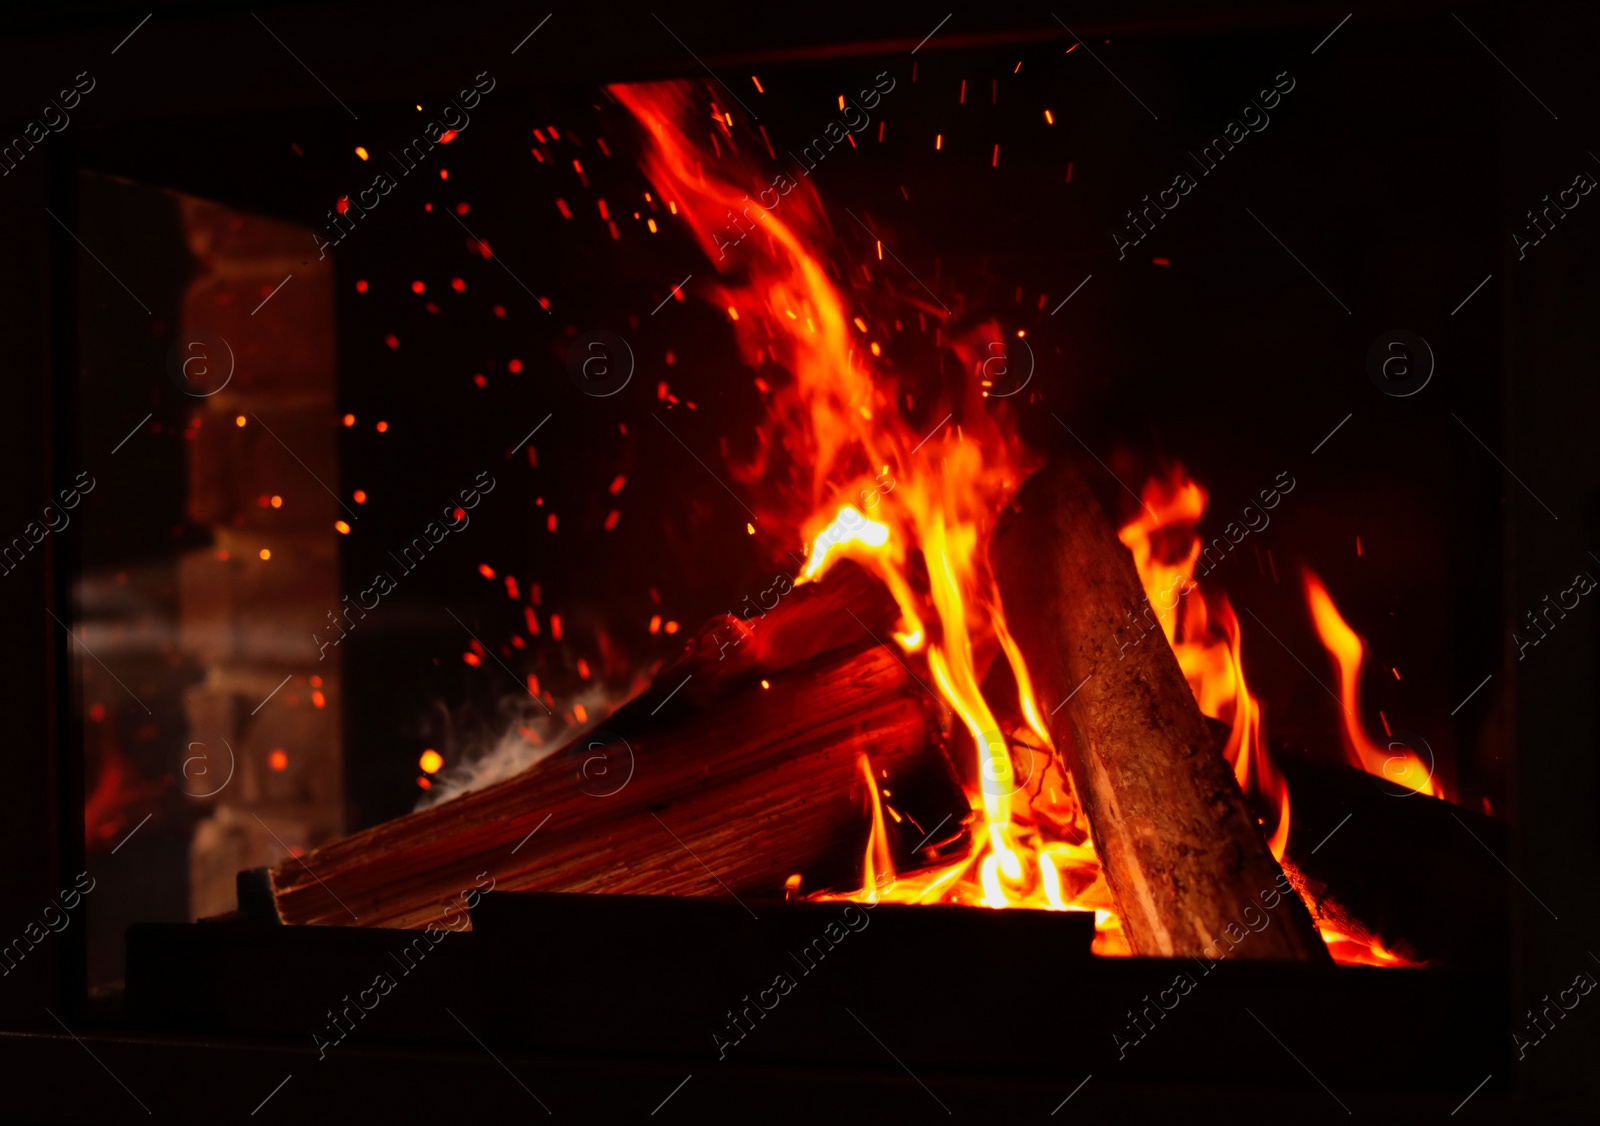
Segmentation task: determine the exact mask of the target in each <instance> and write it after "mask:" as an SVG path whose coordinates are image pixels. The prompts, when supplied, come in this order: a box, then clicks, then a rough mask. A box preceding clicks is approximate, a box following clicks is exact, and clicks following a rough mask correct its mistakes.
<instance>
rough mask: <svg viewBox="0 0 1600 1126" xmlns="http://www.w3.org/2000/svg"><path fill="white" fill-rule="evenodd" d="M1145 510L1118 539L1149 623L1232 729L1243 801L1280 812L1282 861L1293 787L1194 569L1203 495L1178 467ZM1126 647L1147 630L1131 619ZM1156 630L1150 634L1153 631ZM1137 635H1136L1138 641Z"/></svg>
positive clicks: (1238, 649)
mask: <svg viewBox="0 0 1600 1126" xmlns="http://www.w3.org/2000/svg"><path fill="white" fill-rule="evenodd" d="M1142 499H1143V502H1144V503H1143V507H1142V508H1141V510H1140V511H1139V514H1138V515H1137V516H1135V517H1134V518H1133V520H1131V521H1130V522H1128V523H1127V524H1125V525H1124V526H1123V528H1122V530H1121V531H1120V532H1119V533H1118V536H1119V538H1121V540H1122V543H1123V545H1124V546H1125V547H1127V548H1128V550H1129V551H1131V552H1132V553H1133V561H1134V565H1135V566H1136V567H1137V568H1138V571H1139V579H1140V581H1141V582H1142V583H1143V584H1144V592H1145V599H1146V601H1147V603H1148V605H1147V607H1146V611H1145V614H1144V622H1149V621H1151V618H1150V614H1151V613H1154V615H1155V619H1154V620H1155V621H1158V622H1159V623H1160V626H1161V631H1162V633H1163V634H1164V635H1165V637H1166V639H1167V641H1168V642H1169V643H1170V644H1171V645H1172V651H1173V653H1174V654H1176V655H1177V658H1178V666H1179V667H1180V668H1181V669H1183V675H1184V676H1185V677H1186V678H1187V679H1188V681H1189V687H1190V689H1191V690H1192V691H1193V692H1194V696H1195V700H1196V702H1197V703H1199V705H1200V711H1201V712H1202V713H1204V714H1205V715H1207V716H1209V717H1210V718H1212V719H1215V720H1219V721H1221V722H1223V723H1227V724H1229V726H1230V730H1229V734H1228V741H1227V744H1226V745H1225V746H1224V748H1223V756H1224V757H1225V758H1226V759H1227V760H1228V763H1229V765H1231V766H1232V767H1233V775H1234V777H1235V778H1237V779H1238V780H1239V786H1240V788H1241V789H1243V790H1244V791H1245V793H1247V794H1249V793H1256V794H1259V795H1260V796H1261V797H1262V798H1264V799H1265V801H1266V803H1268V804H1270V805H1272V806H1274V807H1276V809H1277V811H1278V814H1277V823H1276V825H1275V827H1274V828H1273V830H1272V833H1271V834H1270V835H1269V836H1268V838H1267V844H1268V847H1270V848H1271V850H1272V855H1273V857H1274V858H1276V859H1277V860H1280V861H1281V860H1282V859H1283V853H1284V849H1285V848H1287V847H1288V844H1289V785H1288V783H1287V782H1286V781H1285V780H1284V778H1283V775H1281V774H1280V773H1278V769H1277V767H1276V766H1274V765H1273V762H1272V759H1271V758H1270V757H1269V756H1268V754H1267V746H1266V725H1265V723H1264V722H1263V719H1262V714H1261V702H1260V701H1259V700H1257V699H1256V698H1255V697H1254V696H1252V695H1251V694H1250V690H1249V688H1248V687H1246V685H1245V679H1244V655H1243V648H1242V646H1243V642H1242V637H1241V633H1240V630H1239V619H1238V617H1237V616H1236V615H1235V614H1234V612H1233V607H1232V605H1230V604H1229V602H1228V597H1227V595H1225V594H1223V595H1218V596H1216V597H1215V598H1211V597H1209V596H1207V595H1204V594H1202V593H1200V584H1199V583H1198V582H1197V581H1196V580H1195V577H1194V569H1195V564H1196V563H1197V562H1198V561H1199V558H1200V535H1199V533H1198V531H1197V527H1198V525H1199V523H1200V518H1201V516H1203V515H1204V514H1205V509H1206V499H1207V498H1206V491H1205V490H1204V489H1203V488H1201V487H1200V486H1199V485H1198V484H1197V483H1195V482H1194V481H1193V480H1191V479H1190V478H1189V477H1188V476H1187V475H1186V474H1185V473H1184V471H1183V467H1182V466H1181V465H1175V466H1173V467H1172V468H1171V469H1170V470H1168V472H1167V475H1166V477H1165V478H1161V477H1153V478H1151V479H1150V480H1149V481H1148V482H1146V484H1145V487H1144V495H1143V498H1142ZM1129 617H1130V623H1129V625H1128V626H1126V627H1124V629H1125V633H1126V636H1125V638H1124V639H1123V640H1124V641H1125V642H1126V643H1127V644H1133V645H1137V644H1140V643H1142V642H1143V641H1144V635H1145V633H1146V632H1147V631H1146V630H1145V628H1144V624H1143V622H1141V621H1140V620H1139V618H1138V617H1135V616H1134V615H1132V614H1130V615H1129ZM1153 628H1154V627H1153V626H1152V629H1153ZM1133 630H1138V634H1137V636H1134V634H1133Z"/></svg>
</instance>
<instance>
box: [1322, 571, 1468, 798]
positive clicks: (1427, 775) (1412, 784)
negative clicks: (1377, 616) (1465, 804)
mask: <svg viewBox="0 0 1600 1126" xmlns="http://www.w3.org/2000/svg"><path fill="white" fill-rule="evenodd" d="M1302 578H1303V580H1304V582H1305V591H1306V604H1307V605H1308V606H1309V607H1310V608H1311V620H1312V621H1313V622H1314V623H1315V624H1316V627H1317V636H1318V637H1319V638H1321V639H1322V644H1323V647H1324V648H1325V649H1327V650H1328V654H1329V656H1331V657H1332V658H1333V663H1334V665H1335V667H1336V668H1338V670H1339V702H1340V704H1341V705H1342V706H1343V712H1344V717H1343V719H1344V726H1343V729H1342V734H1343V736H1344V739H1343V742H1344V749H1345V754H1346V755H1347V756H1349V759H1350V761H1351V763H1353V764H1354V765H1356V766H1359V767H1360V768H1361V769H1362V770H1365V771H1366V772H1367V773H1368V774H1375V775H1377V776H1378V777H1380V778H1385V779H1387V780H1388V781H1390V782H1393V783H1395V784H1396V785H1398V786H1404V787H1405V788H1406V789H1408V790H1413V791H1415V792H1416V793H1419V794H1427V795H1428V796H1429V797H1435V798H1441V797H1444V796H1445V795H1444V791H1443V787H1441V786H1440V785H1439V784H1438V783H1437V782H1436V781H1434V778H1433V772H1432V771H1431V770H1430V769H1429V768H1428V767H1427V766H1425V765H1424V764H1423V762H1422V760H1421V758H1419V757H1418V756H1417V754H1416V753H1415V752H1414V751H1411V750H1408V749H1407V748H1406V747H1405V745H1404V744H1403V743H1401V742H1399V741H1398V740H1393V739H1391V740H1390V741H1389V745H1388V748H1387V749H1384V748H1381V747H1379V746H1378V745H1377V744H1376V743H1374V742H1373V741H1372V740H1371V739H1369V738H1368V737H1367V733H1366V732H1365V731H1364V730H1363V729H1362V727H1361V662H1362V660H1363V658H1364V656H1365V653H1366V646H1365V645H1363V644H1362V641H1361V638H1360V637H1359V636H1357V634H1356V631H1355V630H1353V629H1351V628H1350V626H1349V625H1348V624H1347V623H1346V622H1345V620H1344V618H1342V617H1341V616H1340V615H1339V609H1338V607H1336V606H1335V605H1334V604H1333V598H1332V597H1331V596H1330V595H1329V594H1328V588H1327V587H1325V586H1323V585H1322V580H1321V579H1319V578H1317V576H1316V575H1315V574H1313V573H1312V572H1311V570H1310V569H1309V568H1307V569H1304V570H1303V574H1302Z"/></svg>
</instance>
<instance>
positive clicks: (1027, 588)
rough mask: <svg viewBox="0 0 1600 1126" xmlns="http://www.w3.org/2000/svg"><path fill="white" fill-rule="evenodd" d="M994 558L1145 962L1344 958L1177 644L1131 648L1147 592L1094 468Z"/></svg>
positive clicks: (1062, 469)
mask: <svg viewBox="0 0 1600 1126" xmlns="http://www.w3.org/2000/svg"><path fill="white" fill-rule="evenodd" d="M990 555H991V560H992V562H993V565H994V570H995V574H996V578H997V579H998V582H999V586H1000V593H1001V596H1002V600H1003V602H1004V605H1005V609H1006V621H1007V623H1008V625H1009V627H1010V629H1011V631H1012V634H1013V636H1014V637H1015V639H1016V642H1017V645H1018V647H1019V648H1020V649H1021V651H1022V654H1023V656H1024V658H1025V659H1026V660H1027V662H1028V669H1029V673H1030V675H1031V676H1032V679H1033V686H1034V690H1035V693H1036V695H1037V697H1038V699H1039V702H1040V704H1041V705H1042V707H1043V709H1044V710H1046V711H1047V712H1048V713H1049V714H1050V716H1051V718H1050V721H1049V722H1050V734H1051V736H1052V738H1054V740H1055V742H1056V746H1057V747H1058V748H1060V749H1061V750H1062V751H1063V752H1065V754H1066V756H1067V762H1068V767H1069V769H1070V771H1071V774H1072V780H1073V783H1074V784H1075V786H1076V788H1077V791H1078V797H1079V800H1080V801H1081V802H1082V804H1083V807H1084V811H1085V812H1086V813H1087V814H1088V817H1089V827H1090V831H1091V833H1092V834H1093V837H1094V844H1095V850H1096V852H1098V853H1099V856H1100V861H1101V864H1102V865H1103V867H1104V870H1105V875H1106V881H1107V883H1108V884H1109V885H1110V888H1111V892H1112V894H1113V896H1114V897H1115V898H1116V902H1117V908H1118V913H1119V914H1120V915H1121V917H1122V925H1123V928H1124V930H1125V931H1126V933H1127V935H1128V939H1129V942H1130V944H1131V945H1132V947H1133V951H1134V953H1136V954H1141V955H1147V956H1161V957H1177V956H1182V955H1190V956H1200V955H1202V954H1209V955H1210V956H1212V957H1216V956H1217V954H1218V951H1219V950H1220V951H1229V948H1230V947H1231V948H1232V951H1231V952H1232V953H1233V954H1234V956H1236V957H1240V958H1247V959H1278V960H1286V961H1326V960H1328V952H1327V948H1326V947H1325V946H1324V945H1323V943H1322V940H1321V938H1320V937H1319V936H1318V934H1317V932H1316V929H1315V928H1314V927H1313V926H1312V923H1311V917H1310V915H1309V914H1308V913H1307V911H1306V908H1305V906H1304V905H1303V904H1302V903H1301V902H1300V900H1299V898H1298V897H1297V896H1294V895H1283V894H1281V889H1282V888H1284V887H1285V886H1286V884H1285V883H1284V882H1283V881H1285V879H1286V878H1285V877H1284V875H1283V872H1282V869H1280V868H1279V867H1278V864H1277V862H1276V861H1275V860H1273V858H1272V854H1271V853H1270V852H1269V851H1268V850H1267V845H1266V841H1265V840H1264V839H1263V838H1262V835H1261V831H1260V829H1259V827H1258V826H1257V824H1256V820H1255V818H1254V817H1253V816H1252V815H1251V813H1250V811H1249V809H1248V807H1247V806H1246V804H1245V799H1244V795H1243V794H1242V793H1240V791H1239V787H1238V784H1237V783H1236V782H1235V781H1234V777H1233V772H1232V770H1231V769H1230V768H1229V767H1228V765H1227V763H1226V762H1225V761H1224V760H1223V758H1222V756H1221V754H1219V753H1218V752H1217V750H1216V747H1215V744H1214V742H1213V739H1212V736H1211V732H1210V730H1209V729H1208V728H1207V726H1206V721H1205V718H1204V717H1203V716H1202V715H1201V714H1200V709H1199V707H1198V705H1196V703H1195V700H1194V695H1193V693H1192V692H1191V691H1190V688H1189V685H1188V683H1187V681H1186V680H1185V679H1184V676H1183V672H1182V670H1180V669H1179V667H1178V661H1177V658H1176V657H1175V656H1173V653H1172V650H1171V648H1170V647H1168V646H1165V645H1139V646H1130V647H1125V648H1124V647H1119V642H1118V636H1119V633H1118V631H1119V627H1122V626H1124V624H1125V623H1126V622H1127V621H1129V620H1131V618H1132V617H1135V616H1137V615H1139V613H1140V610H1141V603H1142V601H1143V598H1144V592H1143V590H1142V588H1141V587H1140V584H1139V576H1138V573H1137V572H1136V570H1135V568H1134V565H1133V559H1132V557H1131V556H1130V555H1129V553H1128V550H1127V549H1126V548H1125V547H1123V545H1122V543H1121V541H1119V540H1118V539H1117V534H1116V531H1115V529H1114V527H1113V526H1112V523H1111V521H1110V520H1109V519H1108V517H1107V516H1106V513H1105V511H1104V509H1103V508H1102V507H1101V505H1100V502H1099V501H1098V500H1097V499H1096V497H1095V495H1094V493H1093V492H1092V491H1091V490H1090V488H1089V486H1088V484H1087V483H1086V482H1085V481H1084V479H1083V477H1082V476H1081V475H1080V474H1079V473H1078V471H1077V470H1076V469H1075V468H1074V467H1072V466H1071V465H1068V464H1066V463H1055V464H1052V465H1050V466H1047V467H1046V468H1045V469H1043V470H1041V471H1040V472H1039V473H1037V474H1036V475H1035V476H1034V477H1033V478H1032V479H1030V480H1029V481H1028V482H1027V483H1026V484H1025V485H1024V486H1023V487H1022V489H1021V490H1020V491H1019V492H1018V494H1017V498H1016V501H1015V504H1014V506H1013V509H1012V510H1011V511H1009V512H1008V513H1007V514H1006V517H1005V518H1004V519H1002V521H1001V523H1000V526H999V527H998V528H997V530H996V533H995V536H994V541H993V544H992V547H991V551H990ZM1069 697H1070V699H1069ZM1063 703H1064V706H1063ZM1269 904H1270V905H1271V906H1270V907H1269V906H1268V905H1269ZM1263 914H1266V915H1267V916H1269V917H1270V919H1271V923H1270V925H1264V926H1262V928H1261V929H1260V930H1259V933H1254V932H1255V930H1256V928H1255V926H1253V925H1252V924H1253V923H1254V922H1259V920H1260V919H1261V918H1262V915H1263ZM1247 928H1248V929H1247ZM1241 935H1242V936H1243V938H1242V940H1241V939H1240V936H1241Z"/></svg>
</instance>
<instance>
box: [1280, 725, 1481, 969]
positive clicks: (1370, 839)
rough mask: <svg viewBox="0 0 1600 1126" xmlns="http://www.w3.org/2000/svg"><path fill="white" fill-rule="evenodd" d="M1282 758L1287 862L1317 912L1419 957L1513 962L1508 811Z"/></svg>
mask: <svg viewBox="0 0 1600 1126" xmlns="http://www.w3.org/2000/svg"><path fill="white" fill-rule="evenodd" d="M1277 759H1278V763H1279V767H1280V769H1281V770H1282V771H1283V774H1284V777H1285V778H1286V779H1287V780H1288V782H1289V799H1290V809H1289V843H1288V848H1287V850H1286V851H1285V853H1284V857H1283V861H1284V870H1285V871H1286V872H1287V873H1288V874H1289V878H1290V879H1291V880H1293V881H1294V883H1295V885H1296V887H1299V888H1302V889H1303V890H1304V892H1305V894H1306V897H1307V898H1308V899H1309V900H1310V901H1311V903H1312V911H1311V913H1312V917H1313V918H1314V919H1315V920H1316V921H1317V922H1318V923H1324V922H1325V923H1329V924H1331V925H1332V926H1333V927H1335V928H1336V929H1338V930H1340V931H1343V932H1344V933H1346V934H1349V935H1352V936H1353V937H1356V938H1359V939H1367V940H1371V939H1376V940H1377V941H1378V942H1379V943H1381V944H1382V945H1383V947H1384V948H1385V949H1387V950H1390V951H1392V952H1393V953H1395V954H1398V955H1399V956H1400V957H1402V958H1404V959H1406V960H1407V961H1410V962H1421V963H1426V964H1428V965H1432V966H1447V967H1452V968H1461V969H1474V968H1487V967H1492V966H1500V965H1504V963H1505V957H1506V950H1507V949H1508V944H1509V941H1510V932H1509V930H1508V924H1509V918H1510V912H1509V909H1508V907H1507V903H1508V899H1507V897H1508V893H1509V891H1510V888H1509V885H1508V883H1507V879H1506V873H1505V869H1504V868H1502V867H1501V866H1500V863H1499V861H1498V860H1496V857H1498V856H1504V855H1505V848H1506V830H1505V824H1504V823H1503V822H1500V821H1496V820H1495V819H1494V818H1492V817H1486V816H1484V815H1483V814H1481V813H1475V812H1473V811H1472V810H1470V809H1463V808H1461V807H1460V806H1456V805H1452V804H1451V803H1450V802H1446V801H1440V800H1439V799H1438V798H1430V797H1427V796H1425V795H1423V794H1413V793H1410V792H1409V791H1403V790H1397V789H1396V788H1395V787H1394V786H1393V785H1392V784H1391V783H1388V782H1385V781H1384V780H1383V779H1380V778H1374V777H1373V776H1372V775H1370V774H1367V773H1364V772H1363V771H1360V770H1356V769H1355V768H1353V767H1349V766H1345V765H1342V764H1331V765H1329V764H1322V763H1314V762H1310V761H1306V760H1304V759H1302V758H1301V757H1300V756H1298V755H1290V754H1281V755H1278V756H1277ZM1474 837H1476V838H1477V840H1474V839H1473V838H1474Z"/></svg>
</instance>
